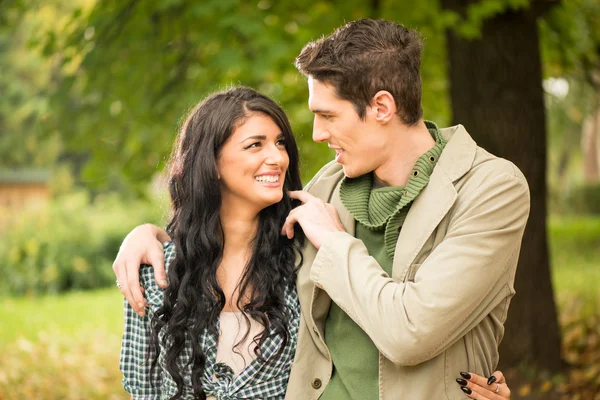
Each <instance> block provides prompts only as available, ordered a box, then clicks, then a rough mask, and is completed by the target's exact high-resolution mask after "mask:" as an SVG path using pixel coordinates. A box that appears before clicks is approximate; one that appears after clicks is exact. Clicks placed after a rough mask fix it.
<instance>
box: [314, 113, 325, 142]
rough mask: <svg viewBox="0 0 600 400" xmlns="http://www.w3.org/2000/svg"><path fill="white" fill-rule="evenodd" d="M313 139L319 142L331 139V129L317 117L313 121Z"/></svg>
mask: <svg viewBox="0 0 600 400" xmlns="http://www.w3.org/2000/svg"><path fill="white" fill-rule="evenodd" d="M312 139H313V141H315V142H317V143H321V142H325V141H327V140H328V139H329V131H328V130H327V129H325V128H324V127H323V126H322V124H321V123H319V121H317V119H316V118H315V120H314V122H313V134H312Z"/></svg>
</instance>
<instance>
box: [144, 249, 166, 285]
mask: <svg viewBox="0 0 600 400" xmlns="http://www.w3.org/2000/svg"><path fill="white" fill-rule="evenodd" d="M148 264H150V265H152V266H153V267H154V279H155V280H156V283H158V286H160V287H161V288H163V289H165V288H166V287H167V285H168V282H167V274H166V273H165V253H164V251H163V247H162V245H159V246H157V248H156V249H155V250H154V251H152V252H150V253H149V254H148Z"/></svg>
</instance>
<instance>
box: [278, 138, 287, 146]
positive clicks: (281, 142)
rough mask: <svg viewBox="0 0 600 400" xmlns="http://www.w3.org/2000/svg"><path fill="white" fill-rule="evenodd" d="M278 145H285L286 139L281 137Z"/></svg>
mask: <svg viewBox="0 0 600 400" xmlns="http://www.w3.org/2000/svg"><path fill="white" fill-rule="evenodd" d="M277 146H285V139H280V140H278V141H277Z"/></svg>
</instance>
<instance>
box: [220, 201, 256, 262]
mask: <svg viewBox="0 0 600 400" xmlns="http://www.w3.org/2000/svg"><path fill="white" fill-rule="evenodd" d="M220 217H221V226H222V227H223V234H224V236H225V238H224V239H225V240H224V244H225V246H224V248H223V256H224V257H225V255H226V254H234V253H239V252H244V253H248V254H249V253H250V250H251V245H252V241H253V240H254V237H255V236H256V233H257V232H258V218H259V217H258V214H256V215H252V214H249V215H244V213H240V212H235V211H234V212H231V213H230V212H227V210H221V214H220Z"/></svg>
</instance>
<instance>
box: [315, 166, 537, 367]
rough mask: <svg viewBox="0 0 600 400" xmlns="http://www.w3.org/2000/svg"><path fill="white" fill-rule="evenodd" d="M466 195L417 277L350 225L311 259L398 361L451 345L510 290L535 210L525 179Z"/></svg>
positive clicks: (332, 291) (320, 279)
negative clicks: (409, 277)
mask: <svg viewBox="0 0 600 400" xmlns="http://www.w3.org/2000/svg"><path fill="white" fill-rule="evenodd" d="M460 196H461V195H459V198H460V202H458V201H457V204H456V208H455V210H454V211H453V213H452V215H451V216H450V222H449V226H448V230H447V232H446V236H445V238H444V239H443V240H442V241H441V242H440V243H439V245H438V246H437V247H436V248H435V249H434V250H433V251H432V252H431V253H430V254H429V256H428V257H427V258H426V259H425V261H424V262H423V263H422V265H421V266H420V268H419V270H418V272H417V274H416V276H415V279H414V282H412V281H408V282H397V281H394V280H393V279H392V278H390V277H389V276H388V275H387V274H386V273H385V272H384V271H383V270H382V268H381V267H380V266H379V265H378V264H377V262H376V261H375V259H373V258H372V257H371V256H369V254H368V252H367V249H366V247H365V246H364V244H363V243H362V241H360V240H358V239H356V238H354V237H352V236H351V235H349V234H347V233H344V232H336V233H332V234H331V235H330V236H329V237H328V238H327V239H326V241H325V242H324V243H323V245H322V246H321V248H320V250H319V251H318V253H317V257H316V258H315V261H314V262H313V265H312V268H311V273H310V277H311V279H312V280H313V281H314V282H315V285H316V286H317V287H319V288H321V289H323V290H325V291H326V292H327V293H328V294H329V296H330V297H331V299H332V300H333V301H334V302H336V303H337V304H338V305H339V306H340V307H341V308H342V309H343V310H344V311H345V312H346V313H347V314H348V315H349V316H350V317H351V318H352V319H353V320H354V321H355V322H356V323H357V324H358V325H359V326H360V327H361V328H362V329H363V330H364V331H365V332H366V333H367V334H368V335H369V337H370V338H371V340H372V341H373V342H374V343H375V345H376V346H377V348H378V349H379V351H380V352H381V353H382V354H383V355H384V356H385V357H386V358H388V359H389V360H390V361H392V362H394V363H396V364H399V365H407V366H408V365H416V364H419V363H421V362H424V361H426V360H429V359H431V358H433V357H435V356H437V355H438V354H440V353H441V352H443V351H444V350H446V349H447V348H448V347H450V345H452V344H453V343H454V342H455V341H456V340H457V339H459V338H460V337H462V336H464V335H465V334H466V333H467V332H468V331H469V330H471V329H473V327H475V326H476V325H477V324H478V323H479V322H481V320H482V319H483V318H485V317H486V315H487V314H488V313H489V312H490V310H492V309H493V308H494V307H495V306H497V305H498V304H499V303H500V301H502V300H503V299H504V298H505V297H506V295H502V294H501V293H500V291H501V290H502V289H503V288H505V287H506V284H507V283H508V282H509V281H510V279H514V275H512V274H514V268H515V267H516V263H517V259H518V254H519V250H520V246H521V239H522V236H523V231H524V229H525V224H526V222H527V218H528V215H529V190H528V187H527V183H526V181H525V180H524V179H523V178H522V177H517V176H515V175H511V174H506V173H505V174H502V175H498V176H496V177H495V178H490V179H489V180H488V181H487V182H486V184H485V185H482V186H480V187H479V188H478V189H477V190H473V191H471V194H470V195H468V198H464V197H465V196H463V198H461V197H460ZM494 303H496V304H494Z"/></svg>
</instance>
